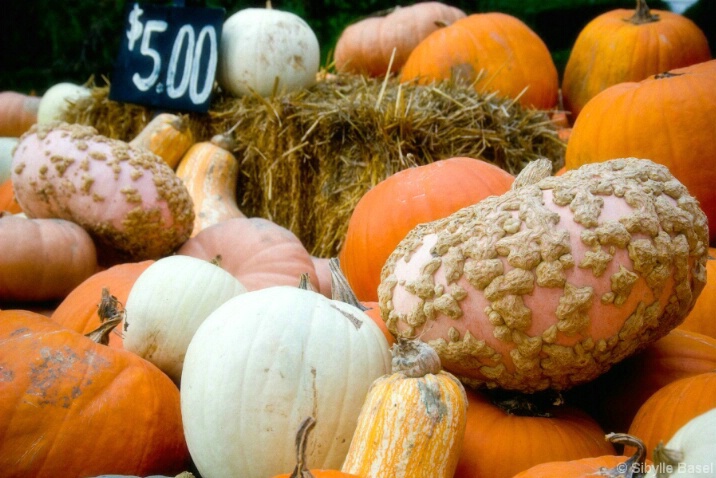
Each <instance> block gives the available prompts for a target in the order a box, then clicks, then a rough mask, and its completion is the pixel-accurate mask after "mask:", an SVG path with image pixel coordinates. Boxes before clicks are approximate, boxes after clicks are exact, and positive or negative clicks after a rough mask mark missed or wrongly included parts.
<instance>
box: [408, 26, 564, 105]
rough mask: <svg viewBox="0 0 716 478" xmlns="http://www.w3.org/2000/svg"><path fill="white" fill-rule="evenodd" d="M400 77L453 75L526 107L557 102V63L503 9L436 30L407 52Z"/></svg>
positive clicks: (533, 35) (444, 77)
mask: <svg viewBox="0 0 716 478" xmlns="http://www.w3.org/2000/svg"><path fill="white" fill-rule="evenodd" d="M400 77H401V80H402V81H413V80H417V81H419V82H421V83H430V82H432V81H435V80H447V79H452V80H455V81H460V82H463V81H464V82H466V84H473V85H474V87H475V90H477V91H478V92H486V93H489V92H497V94H499V95H501V96H504V97H507V98H516V99H518V101H519V103H520V104H521V105H523V106H526V107H534V108H538V109H550V108H553V107H555V106H556V105H557V96H558V90H559V79H558V76H557V67H556V66H555V64H554V61H553V60H552V55H551V54H550V52H549V49H548V48H547V45H545V43H544V41H542V39H541V38H540V37H539V36H538V35H537V34H536V33H535V32H534V31H533V30H532V29H530V28H529V27H528V26H527V25H526V24H525V23H523V22H522V21H521V20H519V19H518V18H516V17H513V16H512V15H508V14H505V13H498V12H493V13H475V14H472V15H468V16H467V17H465V18H462V19H460V20H458V21H456V22H455V23H453V24H451V25H449V26H446V27H445V28H441V29H439V30H436V31H434V32H433V33H431V34H430V35H428V36H427V37H426V38H425V39H424V40H423V41H421V42H420V43H419V44H418V45H417V46H416V47H415V48H414V49H413V51H412V52H411V53H410V56H409V57H408V59H407V60H406V61H405V64H404V65H403V70H402V71H401V74H400Z"/></svg>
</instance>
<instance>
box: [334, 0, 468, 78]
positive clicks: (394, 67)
mask: <svg viewBox="0 0 716 478" xmlns="http://www.w3.org/2000/svg"><path fill="white" fill-rule="evenodd" d="M464 17H465V12H463V11H462V10H460V9H458V8H456V7H452V6H450V5H446V4H444V3H441V2H420V3H416V4H414V5H410V6H406V7H401V6H397V7H395V8H394V9H392V10H390V11H389V12H388V13H387V14H383V15H379V14H376V15H371V16H369V17H368V18H364V19H361V20H359V21H357V22H355V23H352V24H350V25H348V26H347V27H346V28H345V29H344V30H343V32H341V35H340V37H339V38H338V41H337V42H336V49H335V53H334V55H333V56H334V60H335V63H336V70H338V71H340V72H348V73H360V74H365V75H368V76H382V75H385V74H387V73H389V72H390V73H396V72H398V71H400V69H401V68H402V67H403V64H404V63H405V60H407V58H408V56H409V55H410V52H411V51H413V48H415V47H416V46H417V45H418V43H420V42H421V41H422V40H423V39H424V38H425V37H427V36H428V35H429V34H430V33H432V32H434V31H435V30H437V29H438V28H441V27H444V26H445V25H449V24H451V23H452V22H454V21H455V20H459V19H460V18H464ZM393 50H395V52H393Z"/></svg>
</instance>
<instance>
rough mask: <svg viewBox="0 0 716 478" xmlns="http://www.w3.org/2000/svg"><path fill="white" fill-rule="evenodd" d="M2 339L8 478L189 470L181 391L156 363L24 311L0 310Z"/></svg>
mask: <svg viewBox="0 0 716 478" xmlns="http://www.w3.org/2000/svg"><path fill="white" fill-rule="evenodd" d="M108 323H110V322H108ZM111 324H112V325H116V322H111ZM0 342H1V343H2V344H3V346H2V347H0V364H2V365H1V366H0V370H1V371H2V373H0V377H2V387H0V430H2V434H1V435H0V469H1V470H2V475H3V476H4V477H7V478H46V477H47V478H49V477H57V476H67V477H70V476H96V475H100V474H103V473H115V474H126V475H138V476H147V475H152V474H169V473H171V474H172V476H173V475H174V474H176V473H178V472H181V471H183V470H186V469H187V466H188V464H189V452H188V449H187V446H186V442H185V439H184V432H183V429H182V417H181V411H180V397H179V389H178V388H177V387H176V385H174V383H173V382H172V381H171V380H170V379H169V377H167V376H166V375H165V374H164V373H163V372H161V371H160V370H159V369H158V368H156V367H155V366H154V365H152V364H151V363H149V362H147V361H146V360H143V359H141V358H139V357H138V356H136V355H134V354H132V353H130V352H127V351H124V350H117V349H112V348H109V347H106V346H104V345H100V344H98V343H95V342H93V341H92V340H90V339H89V338H87V337H84V336H82V335H81V334H78V333H77V332H74V331H72V330H69V329H66V328H64V327H62V326H61V325H59V324H57V323H55V322H53V321H52V320H50V319H48V318H47V317H44V316H42V315H39V314H36V313H33V312H29V311H22V310H3V311H0Z"/></svg>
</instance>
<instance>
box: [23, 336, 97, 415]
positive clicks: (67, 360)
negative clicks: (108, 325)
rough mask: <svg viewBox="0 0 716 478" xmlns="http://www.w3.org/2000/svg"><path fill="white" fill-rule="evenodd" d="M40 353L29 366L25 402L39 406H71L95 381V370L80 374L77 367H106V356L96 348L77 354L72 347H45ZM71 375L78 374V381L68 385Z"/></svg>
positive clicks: (91, 368)
mask: <svg viewBox="0 0 716 478" xmlns="http://www.w3.org/2000/svg"><path fill="white" fill-rule="evenodd" d="M38 353H39V356H38V357H37V358H36V360H35V361H34V363H32V364H31V365H30V383H29V386H28V388H27V392H26V401H28V402H30V403H32V404H33V405H35V406H37V407H43V406H59V407H62V408H70V406H71V405H72V403H73V402H74V400H75V399H77V398H78V397H79V396H80V395H82V390H83V388H84V387H86V386H87V385H90V384H91V383H92V379H91V377H92V373H82V374H80V373H78V371H77V368H78V367H81V368H83V369H90V372H91V371H96V370H98V369H99V368H101V367H106V366H107V364H108V362H107V360H106V359H104V358H102V357H99V356H97V354H96V353H95V352H93V351H86V352H85V353H84V354H83V355H81V356H80V355H78V354H77V352H76V351H75V350H73V349H72V348H71V347H68V346H63V347H59V348H51V347H42V348H40V349H39V351H38ZM68 377H77V378H78V380H77V382H76V383H75V384H72V385H69V384H68V383H66V382H68Z"/></svg>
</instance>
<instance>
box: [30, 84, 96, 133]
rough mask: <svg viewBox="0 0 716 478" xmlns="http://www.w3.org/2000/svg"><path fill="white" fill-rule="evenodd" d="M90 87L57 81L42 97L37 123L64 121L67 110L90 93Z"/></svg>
mask: <svg viewBox="0 0 716 478" xmlns="http://www.w3.org/2000/svg"><path fill="white" fill-rule="evenodd" d="M90 93H91V92H90V89H89V88H87V87H85V86H82V85H77V84H74V83H68V82H63V83H57V84H56V85H53V86H51V87H50V88H49V89H48V90H47V91H45V94H43V95H42V98H41V99H40V106H39V107H38V110H37V123H38V124H49V123H52V122H54V121H63V116H64V114H65V111H67V108H68V106H70V103H73V102H75V101H77V100H79V99H80V98H82V97H84V96H88V95H89V94H90Z"/></svg>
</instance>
